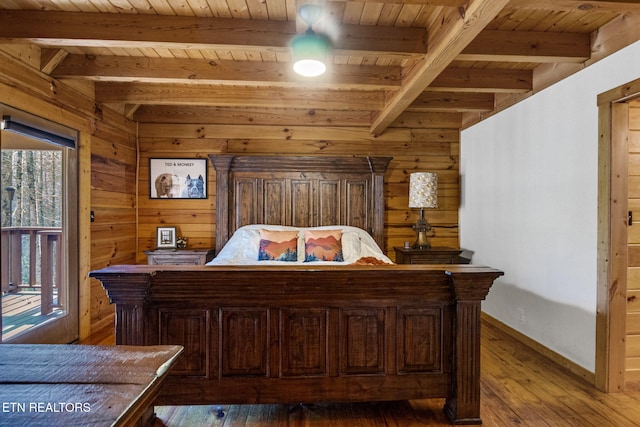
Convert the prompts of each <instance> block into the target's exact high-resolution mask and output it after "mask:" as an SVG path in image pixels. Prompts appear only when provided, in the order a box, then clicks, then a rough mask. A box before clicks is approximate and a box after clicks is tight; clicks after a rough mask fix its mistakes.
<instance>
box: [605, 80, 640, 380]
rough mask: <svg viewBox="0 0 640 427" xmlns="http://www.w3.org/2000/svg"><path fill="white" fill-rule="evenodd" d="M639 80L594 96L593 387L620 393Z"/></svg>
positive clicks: (622, 376) (622, 378)
mask: <svg viewBox="0 0 640 427" xmlns="http://www.w3.org/2000/svg"><path fill="white" fill-rule="evenodd" d="M639 96H640V79H637V80H634V81H632V82H631V83H628V84H625V85H622V86H619V87H617V88H615V89H612V90H609V91H607V92H604V93H602V94H600V95H599V96H598V134H599V141H598V279H597V288H598V292H597V306H596V365H595V386H596V387H597V388H598V389H600V390H602V391H604V392H607V393H611V392H616V391H623V390H624V382H625V353H626V351H625V350H626V349H625V342H626V315H627V309H626V308H627V267H628V260H627V255H628V254H627V252H628V247H627V240H628V239H627V228H628V225H627V221H628V198H629V194H628V185H629V184H628V176H629V174H628V170H629V150H628V130H629V105H628V101H630V100H631V99H634V98H636V97H639Z"/></svg>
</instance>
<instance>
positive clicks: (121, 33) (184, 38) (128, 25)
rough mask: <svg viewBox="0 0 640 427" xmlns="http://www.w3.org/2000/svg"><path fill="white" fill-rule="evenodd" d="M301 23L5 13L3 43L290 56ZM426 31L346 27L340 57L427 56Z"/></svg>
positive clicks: (0, 13) (336, 44)
mask: <svg viewBox="0 0 640 427" xmlns="http://www.w3.org/2000/svg"><path fill="white" fill-rule="evenodd" d="M295 35H296V28H295V22H286V21H268V20H250V19H223V18H194V17H188V16H160V15H133V14H115V13H111V14H110V13H78V12H49V11H24V10H0V41H3V42H21V43H24V42H29V43H38V44H41V45H45V46H83V47H96V46H97V47H112V48H116V47H120V48H123V47H129V48H141V47H150V48H162V49H167V48H180V49H244V50H251V49H265V48H268V49H274V50H276V51H279V52H286V53H288V52H289V43H290V41H291V39H292V38H293V37H294V36H295ZM425 39H426V32H425V30H424V29H423V28H411V27H385V28H381V27H378V26H372V25H370V26H362V25H350V24H344V25H342V24H341V25H340V37H339V38H337V39H336V40H333V41H332V43H333V51H334V53H335V54H349V55H351V54H353V55H357V54H362V53H364V52H378V53H381V54H384V53H385V52H388V53H389V54H397V53H403V54H406V55H417V54H424V53H425V52H426V51H427V45H426V41H425Z"/></svg>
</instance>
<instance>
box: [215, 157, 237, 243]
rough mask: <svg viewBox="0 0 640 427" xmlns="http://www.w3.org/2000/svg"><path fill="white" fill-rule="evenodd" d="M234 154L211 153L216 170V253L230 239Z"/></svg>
mask: <svg viewBox="0 0 640 427" xmlns="http://www.w3.org/2000/svg"><path fill="white" fill-rule="evenodd" d="M234 157H235V156H234V155H228V154H210V155H209V158H210V159H211V163H213V168H214V169H215V170H216V218H215V221H214V222H215V224H216V254H217V253H219V252H220V250H221V249H222V247H223V246H224V245H225V244H226V243H227V240H229V169H230V168H231V162H232V161H233V159H234Z"/></svg>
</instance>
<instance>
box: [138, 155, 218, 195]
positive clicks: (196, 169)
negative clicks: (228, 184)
mask: <svg viewBox="0 0 640 427" xmlns="http://www.w3.org/2000/svg"><path fill="white" fill-rule="evenodd" d="M149 197H150V198H151V199H206V198H207V159H149Z"/></svg>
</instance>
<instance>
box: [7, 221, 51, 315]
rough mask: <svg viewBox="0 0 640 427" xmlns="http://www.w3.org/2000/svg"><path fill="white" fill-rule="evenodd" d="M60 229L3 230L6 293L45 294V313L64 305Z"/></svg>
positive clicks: (10, 228)
mask: <svg viewBox="0 0 640 427" xmlns="http://www.w3.org/2000/svg"><path fill="white" fill-rule="evenodd" d="M62 251H63V248H62V229H61V228H60V227H15V226H14V227H3V228H2V255H1V260H0V261H1V265H2V266H3V268H2V273H1V274H0V278H1V284H2V293H3V294H5V293H9V292H15V291H17V290H19V289H24V288H34V289H40V292H41V312H42V314H49V313H51V312H52V311H53V310H54V309H55V308H60V306H61V305H62V303H63V301H64V298H63V297H64V295H63V291H64V287H63V286H61V284H62V281H61V280H62V268H61V266H62Z"/></svg>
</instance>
